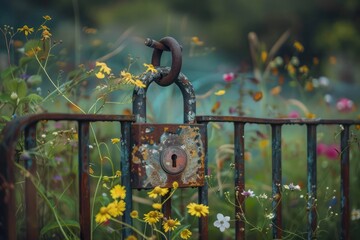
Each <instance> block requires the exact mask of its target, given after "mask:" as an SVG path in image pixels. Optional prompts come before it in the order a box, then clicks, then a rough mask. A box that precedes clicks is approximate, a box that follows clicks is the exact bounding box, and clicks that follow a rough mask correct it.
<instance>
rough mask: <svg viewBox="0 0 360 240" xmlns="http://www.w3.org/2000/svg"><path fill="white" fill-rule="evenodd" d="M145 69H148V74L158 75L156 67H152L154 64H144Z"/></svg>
mask: <svg viewBox="0 0 360 240" xmlns="http://www.w3.org/2000/svg"><path fill="white" fill-rule="evenodd" d="M144 67H146V72H152V73H157V70H156V69H155V67H154V65H152V64H146V63H144Z"/></svg>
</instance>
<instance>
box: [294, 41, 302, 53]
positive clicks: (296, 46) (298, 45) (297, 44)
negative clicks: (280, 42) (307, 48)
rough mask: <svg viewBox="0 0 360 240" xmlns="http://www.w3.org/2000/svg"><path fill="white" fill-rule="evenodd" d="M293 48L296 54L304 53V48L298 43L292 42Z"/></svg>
mask: <svg viewBox="0 0 360 240" xmlns="http://www.w3.org/2000/svg"><path fill="white" fill-rule="evenodd" d="M294 48H295V49H296V51H298V52H303V51H304V46H303V45H302V44H301V43H300V42H298V41H295V42H294Z"/></svg>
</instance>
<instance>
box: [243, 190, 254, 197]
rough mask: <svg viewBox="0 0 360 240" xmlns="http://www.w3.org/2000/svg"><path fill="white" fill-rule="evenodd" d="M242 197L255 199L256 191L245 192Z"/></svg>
mask: <svg viewBox="0 0 360 240" xmlns="http://www.w3.org/2000/svg"><path fill="white" fill-rule="evenodd" d="M241 195H243V196H245V197H255V194H254V191H251V189H249V190H247V191H245V190H243V191H242V193H241Z"/></svg>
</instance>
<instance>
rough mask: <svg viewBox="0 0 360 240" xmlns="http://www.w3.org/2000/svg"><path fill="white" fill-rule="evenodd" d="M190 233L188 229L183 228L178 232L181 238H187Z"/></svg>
mask: <svg viewBox="0 0 360 240" xmlns="http://www.w3.org/2000/svg"><path fill="white" fill-rule="evenodd" d="M191 235H192V232H191V231H190V230H189V229H187V228H186V229H184V230H182V231H181V232H180V237H181V239H189V238H190V237H191Z"/></svg>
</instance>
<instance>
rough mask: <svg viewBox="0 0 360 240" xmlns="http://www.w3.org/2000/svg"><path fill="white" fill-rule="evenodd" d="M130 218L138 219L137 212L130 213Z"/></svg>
mask: <svg viewBox="0 0 360 240" xmlns="http://www.w3.org/2000/svg"><path fill="white" fill-rule="evenodd" d="M130 217H131V218H138V217H139V212H138V211H136V210H133V211H131V213H130Z"/></svg>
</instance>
